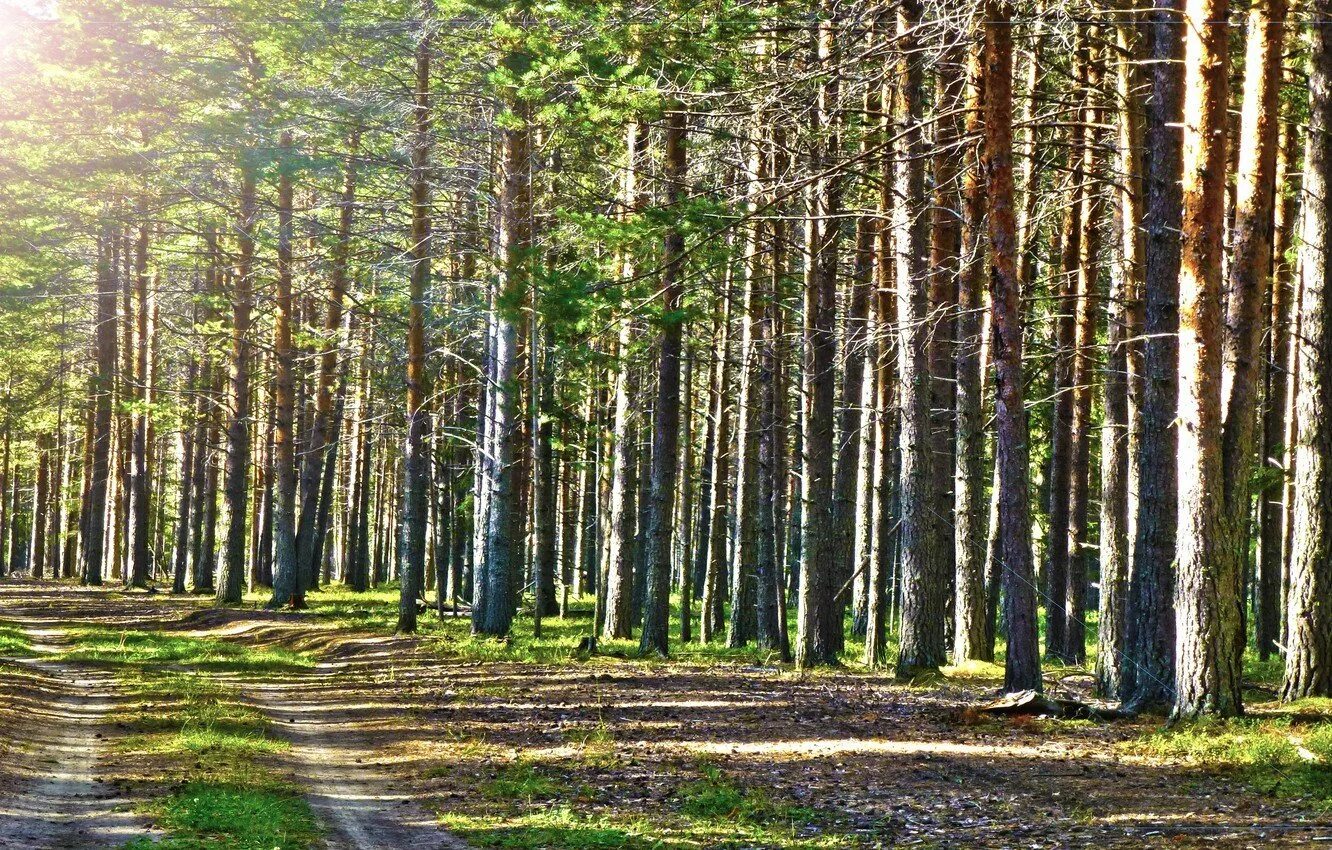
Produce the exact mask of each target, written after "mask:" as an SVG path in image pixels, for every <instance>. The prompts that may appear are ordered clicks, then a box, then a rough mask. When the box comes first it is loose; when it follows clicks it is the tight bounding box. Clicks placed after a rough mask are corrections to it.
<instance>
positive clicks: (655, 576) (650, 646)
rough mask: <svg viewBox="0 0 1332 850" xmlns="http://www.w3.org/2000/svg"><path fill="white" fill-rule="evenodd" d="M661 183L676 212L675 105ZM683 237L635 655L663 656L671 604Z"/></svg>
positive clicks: (671, 255)
mask: <svg viewBox="0 0 1332 850" xmlns="http://www.w3.org/2000/svg"><path fill="white" fill-rule="evenodd" d="M665 124H666V127H665V133H664V140H663V147H664V148H665V150H664V152H663V153H664V159H665V162H664V164H663V175H662V176H663V179H664V180H665V182H666V204H667V206H668V208H670V209H673V210H678V209H679V207H680V205H681V204H682V203H684V200H685V187H684V181H685V165H686V163H685V131H686V115H685V112H684V110H683V108H682V107H681V106H680V105H679V104H675V105H674V108H672V110H671V111H669V112H667V113H666V118H665ZM683 266H684V235H683V233H682V232H681V230H680V228H679V227H670V228H668V229H667V231H666V234H665V236H664V237H663V239H662V275H661V278H662V279H661V291H662V313H663V315H662V317H661V323H662V327H661V338H660V342H659V345H660V362H659V364H658V367H657V405H656V410H655V412H654V414H655V415H654V420H653V424H652V484H651V491H650V493H649V509H648V522H647V576H646V581H647V594H646V599H645V600H644V605H643V637H642V641H641V643H640V645H639V651H640V652H641V653H643V654H647V653H656V654H658V655H662V656H664V655H666V654H667V652H668V650H669V645H668V643H669V635H670V619H671V618H670V614H671V611H670V600H671V561H672V558H671V523H672V519H673V511H672V508H673V507H674V506H675V495H676V494H675V487H676V468H675V466H676V463H677V461H678V458H677V456H676V455H677V452H678V450H679V442H680V356H681V350H682V344H683V343H682V341H683V334H684V314H683V313H682V312H681V309H680V308H681V305H682V302H683V299H684V280H683V277H684V275H683Z"/></svg>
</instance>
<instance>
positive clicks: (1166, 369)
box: [1120, 0, 1184, 708]
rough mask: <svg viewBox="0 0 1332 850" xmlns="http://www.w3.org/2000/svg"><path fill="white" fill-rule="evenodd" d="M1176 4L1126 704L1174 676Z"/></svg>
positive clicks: (1167, 69)
mask: <svg viewBox="0 0 1332 850" xmlns="http://www.w3.org/2000/svg"><path fill="white" fill-rule="evenodd" d="M1182 6H1183V3H1182V0H1155V2H1154V6H1153V9H1152V11H1151V12H1149V13H1148V24H1149V27H1150V32H1151V35H1150V40H1151V52H1150V60H1151V74H1152V77H1151V89H1150V93H1149V95H1148V98H1147V120H1146V146H1145V150H1146V157H1145V162H1146V166H1147V168H1146V175H1145V177H1146V208H1145V209H1144V211H1143V227H1144V230H1146V234H1147V239H1146V244H1145V245H1144V253H1143V259H1144V265H1145V277H1144V282H1143V289H1144V297H1145V300H1146V310H1145V318H1144V328H1143V329H1144V336H1145V339H1146V342H1145V343H1144V345H1143V379H1144V381H1143V391H1142V415H1141V426H1140V427H1141V430H1142V439H1141V442H1140V443H1139V445H1138V452H1137V456H1136V457H1135V458H1134V459H1133V460H1134V465H1135V466H1136V467H1137V476H1138V482H1139V488H1140V492H1139V495H1138V509H1137V516H1136V517H1135V519H1134V525H1135V540H1134V544H1133V565H1132V568H1131V569H1130V571H1129V598H1128V606H1127V624H1128V625H1127V629H1126V632H1125V640H1124V669H1123V685H1122V689H1121V691H1120V696H1121V698H1122V699H1123V700H1124V701H1125V702H1126V703H1128V704H1129V705H1130V706H1132V707H1135V708H1151V707H1160V706H1162V705H1164V704H1166V703H1168V702H1169V701H1170V700H1171V699H1172V695H1173V691H1174V685H1173V682H1174V678H1175V609H1174V574H1175V570H1174V562H1175V526H1176V519H1177V517H1176V514H1177V511H1178V505H1177V502H1176V492H1177V486H1176V479H1175V465H1176V461H1177V457H1176V444H1177V431H1176V428H1175V426H1174V422H1175V417H1176V415H1177V409H1176V405H1177V399H1178V394H1179V363H1178V347H1179V346H1178V341H1177V334H1178V330H1179V269H1180V241H1179V228H1180V182H1179V180H1180V169H1181V168H1182V165H1181V162H1182V160H1181V157H1182V155H1183V154H1182V149H1181V138H1180V130H1179V127H1180V122H1181V121H1182V115H1183V109H1184V104H1183V61H1182V60H1183V41H1182V36H1183V31H1182V28H1181V17H1180V13H1181V9H1182Z"/></svg>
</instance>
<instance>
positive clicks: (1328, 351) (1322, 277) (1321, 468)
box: [1281, 0, 1332, 701]
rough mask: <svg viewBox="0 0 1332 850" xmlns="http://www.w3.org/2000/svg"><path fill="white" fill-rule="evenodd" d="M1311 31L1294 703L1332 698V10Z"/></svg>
mask: <svg viewBox="0 0 1332 850" xmlns="http://www.w3.org/2000/svg"><path fill="white" fill-rule="evenodd" d="M1310 13H1311V23H1310V24H1309V42H1310V43H1309V47H1310V59H1309V136H1308V142H1307V145H1308V147H1307V148H1306V149H1305V155H1304V187H1303V196H1304V199H1305V203H1304V221H1303V230H1302V233H1301V251H1300V267H1301V291H1300V301H1299V311H1298V312H1299V316H1300V334H1299V340H1300V341H1299V346H1298V354H1297V356H1298V358H1299V359H1298V365H1299V374H1298V376H1297V378H1296V381H1297V383H1296V390H1295V421H1296V422H1298V423H1299V438H1298V440H1297V441H1296V442H1295V446H1294V452H1295V486H1294V502H1295V503H1294V515H1293V517H1292V526H1291V556H1290V590H1289V593H1288V595H1287V597H1286V604H1287V606H1288V607H1287V613H1286V623H1287V626H1286V675H1285V681H1284V683H1283V684H1282V687H1281V697H1282V699H1284V700H1287V701H1293V700H1297V699H1301V698H1303V697H1311V696H1322V697H1329V696H1332V516H1330V515H1329V511H1332V378H1330V377H1329V375H1330V374H1332V309H1330V308H1329V304H1328V295H1329V286H1332V263H1330V262H1329V261H1328V259H1327V252H1328V250H1329V248H1332V215H1329V213H1328V202H1329V192H1332V2H1329V0H1314V2H1313V3H1312V6H1311V9H1310Z"/></svg>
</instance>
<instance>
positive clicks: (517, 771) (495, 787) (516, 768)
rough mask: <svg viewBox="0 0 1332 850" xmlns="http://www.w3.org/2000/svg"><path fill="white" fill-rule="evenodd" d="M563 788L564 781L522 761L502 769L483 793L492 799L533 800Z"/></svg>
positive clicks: (554, 794)
mask: <svg viewBox="0 0 1332 850" xmlns="http://www.w3.org/2000/svg"><path fill="white" fill-rule="evenodd" d="M562 790H563V783H562V782H560V781H559V780H558V779H556V778H554V777H552V776H550V775H548V774H547V773H546V772H545V771H543V770H541V769H540V768H539V767H537V766H536V765H534V764H527V763H522V762H520V763H519V764H513V765H509V766H508V767H505V768H503V769H501V770H500V772H499V775H498V776H496V777H495V778H494V779H493V780H491V781H490V782H489V783H487V784H486V785H485V786H483V787H482V789H481V793H482V794H484V795H485V796H487V797H489V798H491V799H492V800H532V799H536V798H547V797H554V796H556V795H557V794H559V793H560V792H561V791H562Z"/></svg>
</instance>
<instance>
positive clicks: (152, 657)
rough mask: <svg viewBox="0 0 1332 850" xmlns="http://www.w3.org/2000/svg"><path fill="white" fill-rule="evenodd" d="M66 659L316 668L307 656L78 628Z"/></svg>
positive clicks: (251, 669)
mask: <svg viewBox="0 0 1332 850" xmlns="http://www.w3.org/2000/svg"><path fill="white" fill-rule="evenodd" d="M70 636H71V637H72V638H73V639H74V645H73V647H72V648H71V649H69V650H68V651H67V652H65V653H63V656H62V657H63V658H64V659H65V660H69V661H91V662H97V663H102V664H115V665H121V666H126V667H136V666H143V665H155V666H160V665H179V666H182V667H191V668H195V669H199V670H210V671H216V672H232V673H282V672H290V671H293V670H305V669H309V668H311V667H313V666H314V662H313V660H312V659H311V658H310V657H309V656H308V655H305V654H304V653H300V652H294V651H292V650H288V649H281V648H273V647H270V648H256V647H251V646H245V645H243V644H239V643H230V642H228V641H224V640H217V639H214V638H197V637H189V636H186V635H172V634H161V633H157V632H147V631H135V630H130V631H127V630H116V629H75V630H72V631H70Z"/></svg>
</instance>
